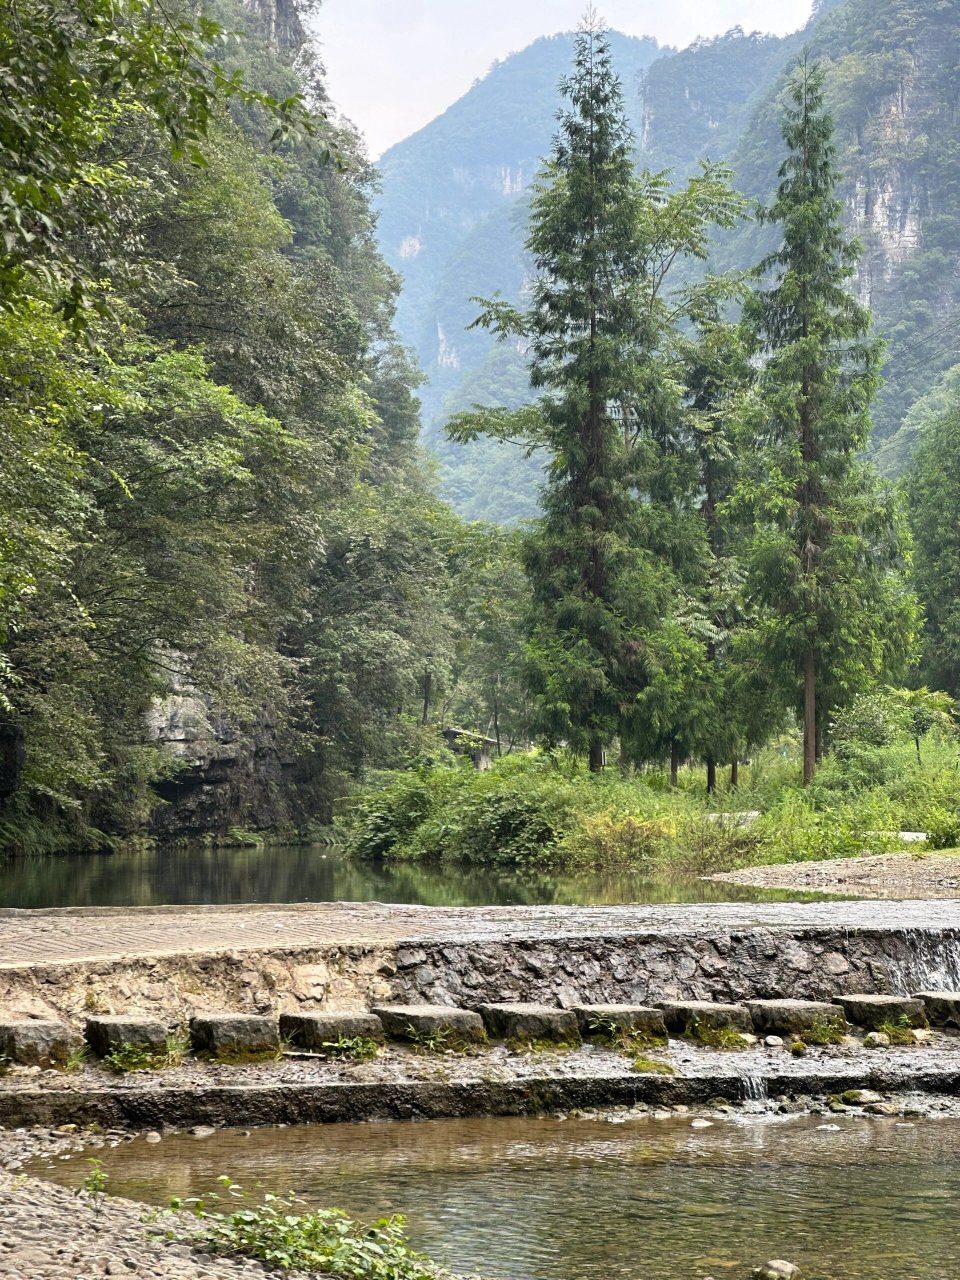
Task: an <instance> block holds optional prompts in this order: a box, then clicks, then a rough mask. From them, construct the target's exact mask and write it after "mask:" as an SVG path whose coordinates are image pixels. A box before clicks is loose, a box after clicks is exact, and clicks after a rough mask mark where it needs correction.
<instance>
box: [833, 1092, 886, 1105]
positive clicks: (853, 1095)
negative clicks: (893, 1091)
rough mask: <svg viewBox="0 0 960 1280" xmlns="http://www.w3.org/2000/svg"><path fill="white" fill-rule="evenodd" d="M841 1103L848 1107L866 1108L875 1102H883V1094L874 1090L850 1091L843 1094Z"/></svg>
mask: <svg viewBox="0 0 960 1280" xmlns="http://www.w3.org/2000/svg"><path fill="white" fill-rule="evenodd" d="M840 1101H841V1102H843V1103H845V1104H846V1105H847V1106H848V1107H866V1106H869V1105H870V1104H871V1103H873V1102H882V1101H883V1094H882V1093H877V1092H876V1091H875V1090H873V1089H848V1090H847V1091H846V1093H841V1095H840Z"/></svg>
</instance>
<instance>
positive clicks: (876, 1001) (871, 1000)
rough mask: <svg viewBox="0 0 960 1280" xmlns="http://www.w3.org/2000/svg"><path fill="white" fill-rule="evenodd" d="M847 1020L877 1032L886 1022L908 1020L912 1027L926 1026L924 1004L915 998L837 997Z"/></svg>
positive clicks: (837, 1001)
mask: <svg viewBox="0 0 960 1280" xmlns="http://www.w3.org/2000/svg"><path fill="white" fill-rule="evenodd" d="M836 1003H837V1004H838V1005H840V1007H841V1008H842V1009H843V1011H844V1013H845V1014H846V1015H847V1019H848V1020H849V1021H850V1022H852V1023H854V1025H855V1026H858V1027H866V1028H867V1029H868V1030H870V1031H876V1030H877V1028H878V1027H879V1026H881V1024H882V1023H884V1022H900V1021H901V1019H904V1018H905V1019H906V1020H907V1021H908V1023H909V1025H910V1026H912V1027H922V1026H925V1025H926V1021H927V1015H926V1010H925V1008H924V1002H923V1001H922V1000H920V999H918V998H917V997H915V996H874V995H855V996H837V999H836Z"/></svg>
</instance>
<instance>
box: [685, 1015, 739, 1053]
mask: <svg viewBox="0 0 960 1280" xmlns="http://www.w3.org/2000/svg"><path fill="white" fill-rule="evenodd" d="M684 1034H685V1038H686V1039H687V1040H693V1041H694V1042H695V1043H696V1044H700V1045H703V1046H704V1048H706V1049H727V1050H734V1051H737V1052H739V1051H740V1050H742V1049H746V1048H748V1047H749V1046H748V1042H747V1040H745V1039H744V1037H743V1036H742V1035H741V1033H740V1032H739V1031H735V1030H734V1029H733V1027H708V1026H706V1025H705V1024H704V1023H702V1022H697V1021H694V1022H691V1023H690V1024H689V1025H688V1027H687V1029H686V1032H685V1033H684Z"/></svg>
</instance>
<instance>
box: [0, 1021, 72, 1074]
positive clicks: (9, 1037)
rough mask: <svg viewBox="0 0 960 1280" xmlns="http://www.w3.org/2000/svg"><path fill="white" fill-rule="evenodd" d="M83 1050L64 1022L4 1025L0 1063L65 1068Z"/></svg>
mask: <svg viewBox="0 0 960 1280" xmlns="http://www.w3.org/2000/svg"><path fill="white" fill-rule="evenodd" d="M77 1048H79V1041H78V1038H77V1036H76V1034H75V1033H74V1031H73V1030H72V1029H71V1028H70V1027H68V1026H67V1025H66V1023H63V1022H48V1021H44V1020H42V1019H39V1018H29V1019H24V1020H23V1021H21V1022H0V1059H3V1060H5V1061H6V1062H8V1063H10V1064H11V1065H13V1066H18V1067H64V1066H66V1064H67V1060H68V1059H69V1057H70V1054H71V1053H72V1052H73V1051H74V1050H75V1049H77Z"/></svg>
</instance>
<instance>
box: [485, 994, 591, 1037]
mask: <svg viewBox="0 0 960 1280" xmlns="http://www.w3.org/2000/svg"><path fill="white" fill-rule="evenodd" d="M479 1013H480V1016H481V1017H482V1018H483V1022H484V1026H485V1027H486V1028H487V1031H488V1032H489V1033H490V1035H491V1036H493V1037H494V1038H495V1039H497V1040H549V1041H554V1042H557V1043H561V1044H570V1043H572V1042H574V1041H578V1040H579V1039H580V1029H579V1025H578V1020H577V1015H576V1014H575V1013H574V1011H573V1010H572V1009H558V1008H556V1007H555V1006H553V1005H548V1004H523V1003H517V1004H483V1005H480V1007H479Z"/></svg>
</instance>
